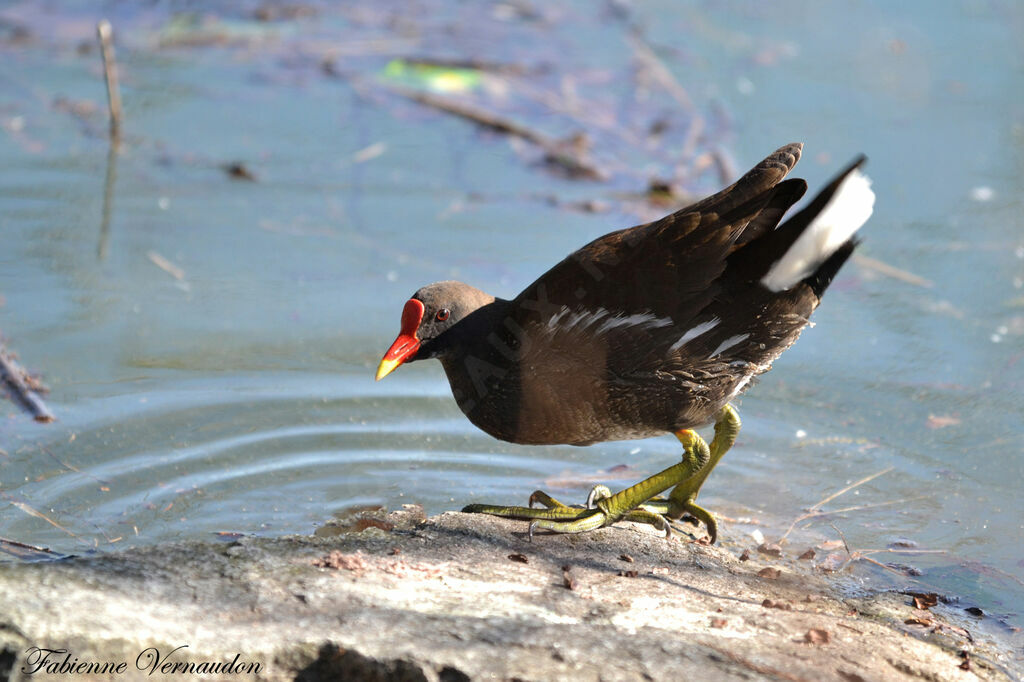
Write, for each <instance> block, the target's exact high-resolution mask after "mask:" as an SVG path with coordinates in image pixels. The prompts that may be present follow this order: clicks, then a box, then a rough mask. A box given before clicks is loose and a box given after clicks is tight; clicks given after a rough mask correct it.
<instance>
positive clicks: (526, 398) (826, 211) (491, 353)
mask: <svg viewBox="0 0 1024 682" xmlns="http://www.w3.org/2000/svg"><path fill="white" fill-rule="evenodd" d="M802 149H803V145H802V144H789V145H786V146H785V147H782V148H781V149H779V150H777V151H776V152H775V153H773V154H771V155H770V156H769V157H768V158H766V159H765V160H764V161H762V162H761V163H759V164H757V165H756V166H755V167H754V168H753V169H752V170H751V171H750V172H748V173H747V174H746V175H744V176H743V177H742V178H740V179H739V181H737V182H736V183H735V184H733V185H732V186H730V187H727V188H726V189H724V190H722V191H721V192H718V193H717V194H715V195H713V196H710V197H708V198H706V199H704V200H702V201H699V202H697V203H696V204H693V205H692V206H689V207H687V208H684V209H681V210H679V211H676V212H675V213H672V214H671V215H668V216H665V217H664V218H662V219H660V220H656V221H654V222H651V223H647V224H645V225H638V226H636V227H632V228H629V229H625V230H619V231H617V232H612V233H611V234H607V235H605V236H603V237H600V238H598V239H595V240H594V241H592V242H590V243H589V244H587V245H586V246H584V247H583V248H581V249H579V250H578V251H576V252H575V253H572V254H570V255H569V256H568V257H567V258H566V259H565V260H563V261H562V262H560V263H559V264H557V265H556V266H554V267H553V268H551V269H550V270H548V271H547V272H546V273H545V274H543V275H542V276H541V277H540V278H539V279H538V280H537V281H535V282H534V283H533V284H531V285H530V286H528V287H526V289H524V290H523V292H522V293H521V294H519V295H518V296H516V297H515V298H513V299H511V300H505V299H501V298H496V297H494V296H491V295H490V294H486V293H484V292H483V291H480V290H479V289H476V288H474V287H471V286H469V285H468V284H463V283H462V282H452V281H449V282H437V283H435V284H430V285H428V286H425V287H423V288H422V289H420V290H419V291H417V292H416V293H415V294H413V296H412V298H411V299H409V300H408V301H407V302H406V303H405V307H404V309H403V310H402V326H401V332H400V333H399V335H398V338H397V339H395V342H394V343H393V344H392V345H391V348H389V349H388V351H387V353H385V355H384V358H383V359H382V360H381V362H380V366H379V367H378V369H377V379H378V380H379V379H382V378H384V377H385V376H387V375H388V374H390V373H391V372H392V371H394V370H395V368H397V367H398V366H399V365H401V364H403V363H406V362H411V361H413V360H423V359H426V358H437V359H439V360H440V361H441V364H442V365H443V367H444V370H445V373H446V374H447V375H448V381H449V383H450V384H451V389H452V393H453V394H454V396H455V400H456V402H457V403H458V405H459V407H460V408H461V409H462V411H463V412H464V413H465V415H466V416H467V417H468V418H469V420H470V421H471V422H473V424H475V425H476V426H477V427H479V428H480V429H482V430H484V431H486V432H487V433H489V434H490V435H492V436H494V437H495V438H500V439H502V440H506V441H510V442H512V443H522V444H528V445H547V444H555V443H568V444H571V445H588V444H591V443H597V442H601V441H608V440H624V439H630V438H647V437H649V436H654V435H658V434H662V433H666V432H668V433H673V434H675V435H676V437H677V438H679V440H680V441H681V442H682V444H683V459H682V461H681V462H680V463H678V464H675V465H674V466H671V467H669V468H668V469H665V470H664V471H662V472H661V473H658V474H655V475H653V476H651V477H650V478H648V479H646V480H644V481H642V482H640V483H638V484H636V485H634V486H632V487H630V488H627V489H625V490H623V491H621V492H619V493H617V494H615V495H612V494H610V491H609V490H608V489H607V488H605V487H604V486H598V487H597V488H595V489H594V491H592V493H591V495H590V498H589V499H588V502H587V506H586V508H579V507H568V506H566V505H563V504H562V503H560V502H558V501H557V500H555V499H553V498H551V497H550V496H548V495H546V494H545V493H542V492H540V491H537V492H536V493H534V494H533V495H532V496H531V497H530V503H529V504H530V506H528V507H503V506H490V505H479V504H474V505H470V506H468V507H466V508H465V509H464V510H463V511H469V512H484V513H488V514H496V515H499V516H505V517H511V518H520V519H527V520H532V523H531V524H530V534H531V536H532V534H533V529H534V528H537V527H539V528H544V529H549V530H553V531H558V532H563V533H575V532H581V531H586V530H591V529H594V528H599V527H602V526H607V525H610V524H612V523H614V522H616V521H618V520H622V519H626V520H631V521H640V522H645V523H649V524H652V525H654V526H655V527H657V528H659V529H662V530H664V531H665V532H666V534H667V533H668V532H669V528H670V525H669V523H668V521H669V520H676V519H679V518H681V517H682V515H683V514H684V513H689V514H690V515H692V516H694V517H696V518H697V519H698V520H700V521H702V522H704V524H705V526H706V527H707V530H708V535H709V537H710V541H711V542H714V541H715V538H716V536H717V525H716V522H715V519H714V517H713V516H712V515H711V514H710V513H709V512H708V511H706V510H705V509H703V508H702V507H700V506H698V505H697V504H696V502H695V499H696V497H697V494H698V492H699V491H700V488H701V485H702V484H703V483H704V480H705V479H706V478H707V476H708V474H709V473H711V470H712V469H713V468H714V466H715V465H716V464H717V463H718V460H719V459H720V458H721V457H722V455H723V454H724V453H725V452H726V451H727V450H728V449H729V448H730V447H731V446H732V444H733V442H734V441H735V438H736V434H737V432H738V431H739V426H740V421H739V417H738V416H737V414H736V411H735V410H734V409H733V408H732V406H731V405H729V401H730V400H732V399H733V398H735V397H736V396H737V395H739V394H740V393H741V392H742V391H743V390H744V389H746V388H747V387H748V386H749V385H750V380H751V379H752V378H754V377H755V376H757V375H758V374H761V373H763V372H767V371H768V370H769V369H770V368H771V363H772V361H774V360H775V358H777V357H778V356H779V355H780V354H781V353H782V351H784V350H785V349H786V348H788V347H789V346H790V345H792V344H793V342H794V341H796V339H797V337H798V336H799V335H800V331H801V330H802V329H803V328H804V327H805V326H806V325H807V323H808V317H809V316H810V314H811V313H812V312H813V311H814V309H815V308H816V307H817V306H818V303H819V302H820V300H821V296H822V293H823V292H824V291H825V288H826V287H828V285H829V283H830V282H831V281H832V278H833V277H834V276H835V274H836V272H837V271H838V270H839V268H840V267H841V266H842V265H843V263H844V262H846V259H847V258H849V257H850V254H851V253H852V252H853V249H854V247H855V245H856V243H857V242H856V239H855V238H854V236H853V235H854V232H856V230H857V229H858V228H859V227H860V226H861V225H863V224H864V223H865V221H867V219H868V217H869V216H870V215H871V212H872V209H873V206H874V198H875V197H874V193H873V192H872V191H871V186H870V185H871V183H870V181H869V180H868V178H867V177H866V176H865V175H863V174H862V173H861V172H860V170H859V168H860V166H861V165H862V164H863V163H864V161H865V159H864V157H860V158H858V159H856V160H855V161H854V162H853V163H851V164H850V165H849V166H848V167H847V168H846V169H844V170H843V171H842V172H841V173H839V175H838V176H837V177H836V178H835V179H834V180H832V182H830V183H829V184H828V185H827V186H826V187H825V188H824V189H823V190H822V191H821V192H820V193H819V194H818V195H817V196H816V197H814V199H812V200H811V201H810V203H808V204H807V206H806V207H805V208H803V209H802V210H800V211H799V212H797V213H795V214H794V215H793V216H792V217H790V218H789V219H788V220H786V222H784V223H781V224H780V221H781V220H782V217H783V215H784V214H785V213H786V212H787V211H788V210H789V209H790V207H792V206H793V204H794V203H796V202H797V201H798V200H799V199H800V198H801V197H802V196H803V194H804V192H805V191H806V190H807V183H806V182H805V181H804V180H800V179H791V180H784V178H785V177H786V175H787V173H789V171H790V170H792V168H793V166H795V165H796V163H797V161H798V160H799V158H800V153H801V150H802ZM712 419H714V420H715V436H714V439H713V440H712V442H711V444H710V446H709V445H708V444H707V443H705V441H704V440H703V439H702V438H701V437H700V436H698V435H697V434H696V433H695V432H694V431H692V429H693V428H694V427H697V426H700V425H702V424H705V423H707V422H709V421H711V420H712ZM673 487H674V489H673V490H672V492H671V493H670V494H669V496H668V497H667V498H663V497H659V495H660V494H661V493H662V492H664V491H665V490H668V489H669V488H673ZM537 502H540V503H542V504H543V506H544V508H533V505H534V503H537Z"/></svg>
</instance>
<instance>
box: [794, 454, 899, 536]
mask: <svg viewBox="0 0 1024 682" xmlns="http://www.w3.org/2000/svg"><path fill="white" fill-rule="evenodd" d="M894 468H895V467H886V468H885V469H882V470H881V471H878V472H875V473H873V474H871V475H870V476H865V477H864V478H862V479H860V480H859V481H856V482H854V483H851V484H850V485H848V486H846V487H845V488H843V489H841V490H837V491H836V492H834V493H832V494H831V495H829V496H828V497H826V498H825V499H823V500H820V501H818V502H816V503H815V504H813V505H811V507H810V509H808V510H807V511H806V512H805V513H804V514H801V515H800V516H798V517H797V518H796V520H795V521H793V523H791V524H790V526H789V528H788V529H787V530H786V532H785V533H783V535H782V537H781V538H779V544H780V545H781V544H782V543H784V542H785V541H786V538H787V537H789V534H790V533H792V532H793V529H794V528H796V525H797V524H798V523H800V522H801V521H806V520H807V519H810V518H814V517H816V516H824V515H826V514H828V513H829V512H822V511H821V508H822V507H823V506H825V505H826V504H828V503H829V502H831V501H832V500H834V499H836V498H837V497H839V496H840V495H844V494H845V493H848V492H850V491H851V490H853V489H854V488H856V487H857V486H860V485H863V484H865V483H867V482H868V481H872V480H874V479H876V478H878V477H879V476H882V475H883V474H887V473H889V472H890V471H892V470H893V469H894ZM886 504H892V503H886ZM876 506H880V505H876ZM831 513H835V512H831Z"/></svg>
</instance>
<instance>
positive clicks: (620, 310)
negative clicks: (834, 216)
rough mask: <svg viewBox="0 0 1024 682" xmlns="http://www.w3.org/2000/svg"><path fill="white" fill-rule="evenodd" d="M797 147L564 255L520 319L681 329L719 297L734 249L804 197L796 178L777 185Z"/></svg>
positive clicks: (528, 295) (519, 302)
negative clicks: (589, 316) (637, 321)
mask: <svg viewBox="0 0 1024 682" xmlns="http://www.w3.org/2000/svg"><path fill="white" fill-rule="evenodd" d="M802 148H803V145H801V144H789V145H786V146H785V147H782V148H780V149H779V150H777V151H776V152H774V153H773V154H771V155H770V156H768V158H766V159H765V160H764V161H762V162H761V163H759V164H757V166H755V167H754V168H753V169H752V170H751V171H750V172H748V173H747V174H746V175H744V176H743V177H742V178H740V179H739V180H738V181H737V182H736V183H735V184H733V185H731V186H730V187H727V188H726V189H724V190H722V191H721V192H718V193H717V194H715V195H712V196H710V197H708V198H706V199H704V200H702V201H700V202H698V203H696V204H693V205H692V206H689V207H687V208H684V209H682V210H679V211H677V212H675V213H672V214H670V215H668V216H665V217H664V218H662V219H660V220H657V221H654V222H652V223H647V224H645V225H638V226H636V227H632V228H629V229H625V230H619V231H617V232H612V233H610V234H607V235H605V236H603V237H600V238H598V239H596V240H594V241H593V242H591V243H589V244H587V245H586V246H584V247H583V248H581V249H579V250H578V251H576V252H575V253H572V254H570V255H569V256H568V257H567V258H565V259H564V260H563V261H562V262H560V263H558V264H557V265H555V266H554V267H553V268H551V269H550V270H548V271H547V272H546V273H544V274H543V275H542V276H541V277H540V278H538V279H537V280H536V281H535V282H534V283H533V284H531V285H530V286H528V287H526V289H524V290H523V292H522V293H520V294H519V295H518V296H517V297H516V298H515V299H513V304H514V305H515V306H517V307H518V308H519V320H518V321H519V322H520V323H521V324H524V325H525V324H546V323H547V322H549V321H550V319H551V318H552V317H554V316H555V315H558V314H565V313H564V312H563V311H565V310H569V311H572V312H576V311H578V312H586V311H590V312H592V313H595V314H596V313H598V312H599V311H601V310H605V311H609V312H611V313H613V314H621V315H626V316H629V315H641V314H645V313H650V314H653V315H654V316H655V317H659V318H665V317H667V318H670V319H672V320H673V321H674V322H675V323H676V324H677V325H685V324H686V323H687V322H688V320H690V319H692V318H693V317H694V316H695V315H697V314H698V313H700V311H702V310H703V309H704V308H705V307H706V306H707V305H708V303H709V302H710V301H711V300H713V299H714V297H715V296H716V295H717V294H718V293H719V292H720V290H721V287H720V283H719V277H720V276H721V274H722V272H723V271H724V270H725V267H726V259H727V257H728V255H729V253H730V252H731V250H732V249H733V248H734V245H736V244H737V243H743V242H744V241H749V239H751V238H756V237H757V236H760V235H761V234H762V233H764V232H765V231H770V230H772V229H774V227H775V225H777V224H778V219H779V218H781V217H782V214H784V213H785V211H786V210H787V209H788V208H789V207H790V206H791V205H792V204H793V203H794V202H795V201H797V199H799V198H800V196H801V195H802V194H803V190H804V189H805V188H806V185H805V184H804V183H803V181H802V180H800V181H790V182H787V183H782V185H780V182H781V181H782V180H783V178H785V177H786V174H787V173H789V171H790V170H792V168H793V166H795V165H796V163H797V161H798V160H799V159H800V152H801V149H802ZM748 232H749V233H750V234H747V233H748Z"/></svg>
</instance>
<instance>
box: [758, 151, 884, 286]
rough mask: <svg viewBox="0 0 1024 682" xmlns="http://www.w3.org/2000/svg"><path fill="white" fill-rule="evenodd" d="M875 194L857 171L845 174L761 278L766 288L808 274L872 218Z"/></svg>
mask: <svg viewBox="0 0 1024 682" xmlns="http://www.w3.org/2000/svg"><path fill="white" fill-rule="evenodd" d="M874 206H875V193H874V192H872V191H871V180H870V179H869V178H868V176H866V175H864V174H863V173H861V172H860V171H859V170H854V171H853V172H852V173H850V174H849V175H847V176H846V178H845V179H844V180H843V182H842V183H841V184H840V185H839V188H838V189H837V190H836V192H835V194H833V195H832V198H831V199H830V200H829V202H828V203H827V204H826V205H825V208H824V209H822V211H821V213H819V214H818V215H817V216H816V217H815V218H814V220H812V221H811V224H810V225H808V226H807V229H805V230H804V231H803V233H802V234H801V235H800V236H799V237H798V238H797V240H796V241H795V242H793V244H792V246H790V247H789V249H788V250H787V251H786V253H785V254H784V255H783V256H782V258H780V259H779V260H778V261H776V262H775V264H774V265H773V266H772V267H771V269H770V270H769V271H768V274H767V275H765V276H764V277H763V278H762V279H761V284H763V285H764V286H765V287H766V288H767V289H770V290H771V291H783V290H785V289H789V288H790V287H792V286H793V285H795V284H796V283H797V282H799V281H800V280H802V279H803V278H805V277H807V276H808V275H810V274H811V273H813V272H814V271H815V270H817V269H818V267H819V266H820V265H821V264H822V263H824V262H825V261H826V260H827V259H828V257H829V256H831V255H832V254H833V253H835V252H836V249H838V248H839V247H840V246H842V245H843V244H844V243H846V240H847V239H849V238H850V237H852V236H853V233H854V232H856V231H857V230H858V229H859V228H860V226H861V225H863V224H864V223H866V222H867V220H868V218H870V217H871V212H872V210H874Z"/></svg>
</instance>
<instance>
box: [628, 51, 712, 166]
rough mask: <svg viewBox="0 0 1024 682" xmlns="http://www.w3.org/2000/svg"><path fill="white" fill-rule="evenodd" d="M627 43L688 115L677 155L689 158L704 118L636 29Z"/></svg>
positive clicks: (701, 130) (702, 129) (701, 131)
mask: <svg viewBox="0 0 1024 682" xmlns="http://www.w3.org/2000/svg"><path fill="white" fill-rule="evenodd" d="M629 44H630V47H632V48H633V54H634V55H635V56H636V58H637V60H638V61H639V62H640V64H642V65H643V67H644V68H646V69H647V71H648V72H649V73H650V74H651V76H653V77H654V80H656V81H657V82H658V83H659V84H660V85H661V87H663V88H664V89H665V91H666V92H668V94H669V95H671V96H672V99H674V100H675V101H676V102H678V103H679V106H681V107H682V108H683V111H685V112H686V113H687V114H689V115H690V127H689V129H688V130H687V131H686V140H685V142H684V143H683V149H682V151H681V152H680V154H679V155H680V157H681V158H683V159H689V158H691V157H692V156H693V152H694V150H695V149H696V148H697V140H698V139H700V136H701V134H702V133H703V132H704V118H703V117H702V116H701V115H700V114H698V113H697V108H696V107H695V106H694V105H693V100H692V99H690V95H689V93H687V92H686V88H684V87H683V86H682V84H680V82H679V81H678V80H676V77H675V76H673V75H672V72H671V71H670V70H669V68H668V67H667V66H666V65H665V62H663V61H662V60H661V58H660V57H658V55H657V54H655V53H654V50H652V49H651V46H650V45H648V44H647V42H646V41H645V40H644V39H643V37H642V36H641V35H640V34H639V33H638V32H637V31H633V32H632V33H631V34H630V36H629ZM730 182H731V181H730Z"/></svg>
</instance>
